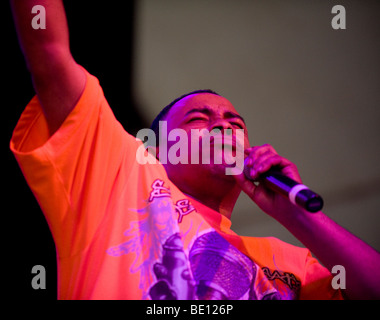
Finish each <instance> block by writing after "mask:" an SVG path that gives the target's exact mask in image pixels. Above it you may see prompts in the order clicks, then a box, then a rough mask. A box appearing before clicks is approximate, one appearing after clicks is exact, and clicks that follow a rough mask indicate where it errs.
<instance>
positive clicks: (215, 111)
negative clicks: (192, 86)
mask: <svg viewBox="0 0 380 320" xmlns="http://www.w3.org/2000/svg"><path fill="white" fill-rule="evenodd" d="M165 120H166V121H167V132H168V134H169V133H170V132H171V130H173V129H177V128H180V129H182V130H183V131H184V132H186V136H187V147H188V164H175V165H173V164H171V163H170V157H168V160H169V161H168V163H167V164H165V169H166V171H167V173H168V176H169V178H170V179H172V180H176V179H179V177H181V178H185V176H188V177H187V178H188V179H191V178H195V177H198V178H199V177H200V176H202V178H203V175H206V176H209V174H210V173H211V174H213V175H214V176H215V175H218V176H222V175H223V176H226V174H225V168H226V166H228V164H226V161H225V159H224V158H223V157H222V158H223V160H222V163H219V164H217V163H216V162H217V161H214V157H216V156H215V154H214V152H213V151H214V149H213V148H214V146H213V145H214V143H217V142H215V141H214V140H213V138H211V139H210V146H209V149H210V147H211V149H212V151H211V152H210V153H209V154H210V163H209V164H207V163H204V162H203V161H202V154H203V153H205V150H203V149H202V148H204V146H202V143H199V144H198V147H199V156H196V155H195V154H194V152H195V151H194V148H192V143H193V147H194V141H193V142H192V138H194V132H195V133H196V132H201V130H202V129H206V130H207V132H212V130H215V129H219V130H220V131H221V133H222V134H223V137H224V136H225V135H226V134H230V139H231V133H232V139H231V140H230V141H232V148H230V150H231V149H232V154H233V155H234V156H236V151H237V143H240V146H241V148H242V150H244V149H246V148H248V147H249V140H248V134H247V128H246V125H245V122H244V119H243V118H242V117H241V116H240V115H239V113H238V112H237V111H236V109H235V108H234V106H233V105H232V104H231V102H230V101H228V100H227V99H226V98H224V97H221V96H218V95H215V94H211V93H197V94H192V95H189V96H186V97H185V98H183V99H181V100H180V101H178V102H177V103H176V104H175V105H173V107H172V108H171V109H170V111H169V112H168V114H167V116H166V117H165ZM226 129H229V130H226ZM238 129H239V130H238ZM237 131H240V137H241V139H238V138H237V137H239V134H237ZM192 134H193V137H192ZM201 135H202V134H201ZM168 140H169V139H168ZM170 140H171V139H170ZM193 140H194V139H193ZM179 141H181V140H179V139H178V138H177V140H176V141H168V142H167V149H168V150H170V148H171V147H172V146H173V145H174V144H176V146H177V147H179V146H178V145H177V144H178V143H179ZM225 141H226V140H225V139H224V138H223V143H225ZM177 150H178V148H177ZM215 150H216V149H215ZM159 151H160V150H159ZM179 152H180V150H179ZM223 155H225V153H224V154H223ZM192 156H193V157H192ZM195 158H198V160H199V161H198V163H199V164H195V163H194V159H195ZM230 163H231V162H230ZM225 178H226V179H232V177H231V176H226V177H225ZM174 182H175V181H174Z"/></svg>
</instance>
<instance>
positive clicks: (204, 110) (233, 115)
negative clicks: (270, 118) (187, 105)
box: [185, 107, 245, 124]
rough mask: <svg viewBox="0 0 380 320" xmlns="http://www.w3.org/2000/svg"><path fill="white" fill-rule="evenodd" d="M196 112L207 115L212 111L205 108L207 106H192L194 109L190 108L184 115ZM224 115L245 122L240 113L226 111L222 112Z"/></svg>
mask: <svg viewBox="0 0 380 320" xmlns="http://www.w3.org/2000/svg"><path fill="white" fill-rule="evenodd" d="M196 112H200V113H204V114H206V115H208V116H209V115H211V114H212V111H211V110H210V109H209V108H207V107H204V108H194V109H191V110H189V111H187V112H186V114H185V117H186V116H188V115H189V114H192V113H196ZM224 117H225V118H227V119H231V118H238V119H240V120H241V121H243V123H244V124H245V121H244V118H243V117H242V116H241V115H239V114H237V113H235V112H232V111H226V112H225V113H224Z"/></svg>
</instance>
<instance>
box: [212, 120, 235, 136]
mask: <svg viewBox="0 0 380 320" xmlns="http://www.w3.org/2000/svg"><path fill="white" fill-rule="evenodd" d="M216 129H218V130H220V131H221V132H222V133H223V131H224V130H225V129H231V130H232V129H233V126H232V125H231V123H230V122H229V121H227V120H225V119H218V120H216V121H215V122H214V123H213V124H212V126H211V128H210V131H213V130H216Z"/></svg>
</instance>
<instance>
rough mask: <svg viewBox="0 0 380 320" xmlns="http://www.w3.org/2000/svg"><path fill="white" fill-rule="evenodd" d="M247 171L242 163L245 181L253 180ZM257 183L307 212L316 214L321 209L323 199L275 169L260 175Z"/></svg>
mask: <svg viewBox="0 0 380 320" xmlns="http://www.w3.org/2000/svg"><path fill="white" fill-rule="evenodd" d="M249 171H250V168H248V167H247V166H246V165H245V161H244V175H245V176H246V178H247V179H249V180H253V179H252V178H251V176H250V173H249ZM258 181H259V182H260V183H263V184H264V186H265V187H266V188H268V189H270V190H272V191H274V192H277V193H279V194H281V195H282V196H284V197H285V198H288V199H289V201H290V202H291V203H293V204H294V205H297V206H300V207H301V208H304V209H305V210H307V211H309V212H313V213H314V212H317V211H319V210H321V209H322V207H323V199H322V197H321V196H320V195H318V194H317V193H315V192H314V191H312V190H310V189H309V188H308V187H307V186H305V185H304V184H301V183H298V182H296V181H294V180H293V179H291V178H289V177H287V176H285V175H283V174H282V173H281V172H279V171H276V170H275V169H270V170H269V171H268V172H266V173H265V174H262V175H260V177H259V179H258Z"/></svg>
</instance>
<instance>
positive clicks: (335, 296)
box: [300, 251, 343, 300]
mask: <svg viewBox="0 0 380 320" xmlns="http://www.w3.org/2000/svg"><path fill="white" fill-rule="evenodd" d="M304 270H305V273H304V279H303V281H302V287H301V292H300V299H305V300H341V299H343V296H342V292H341V291H340V289H334V288H333V286H332V278H333V276H332V274H331V273H330V271H329V270H328V269H327V268H325V267H324V266H323V265H321V264H320V263H319V261H318V260H317V259H315V258H314V257H313V256H312V255H311V253H310V251H308V254H307V257H306V265H305V269H304Z"/></svg>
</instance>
